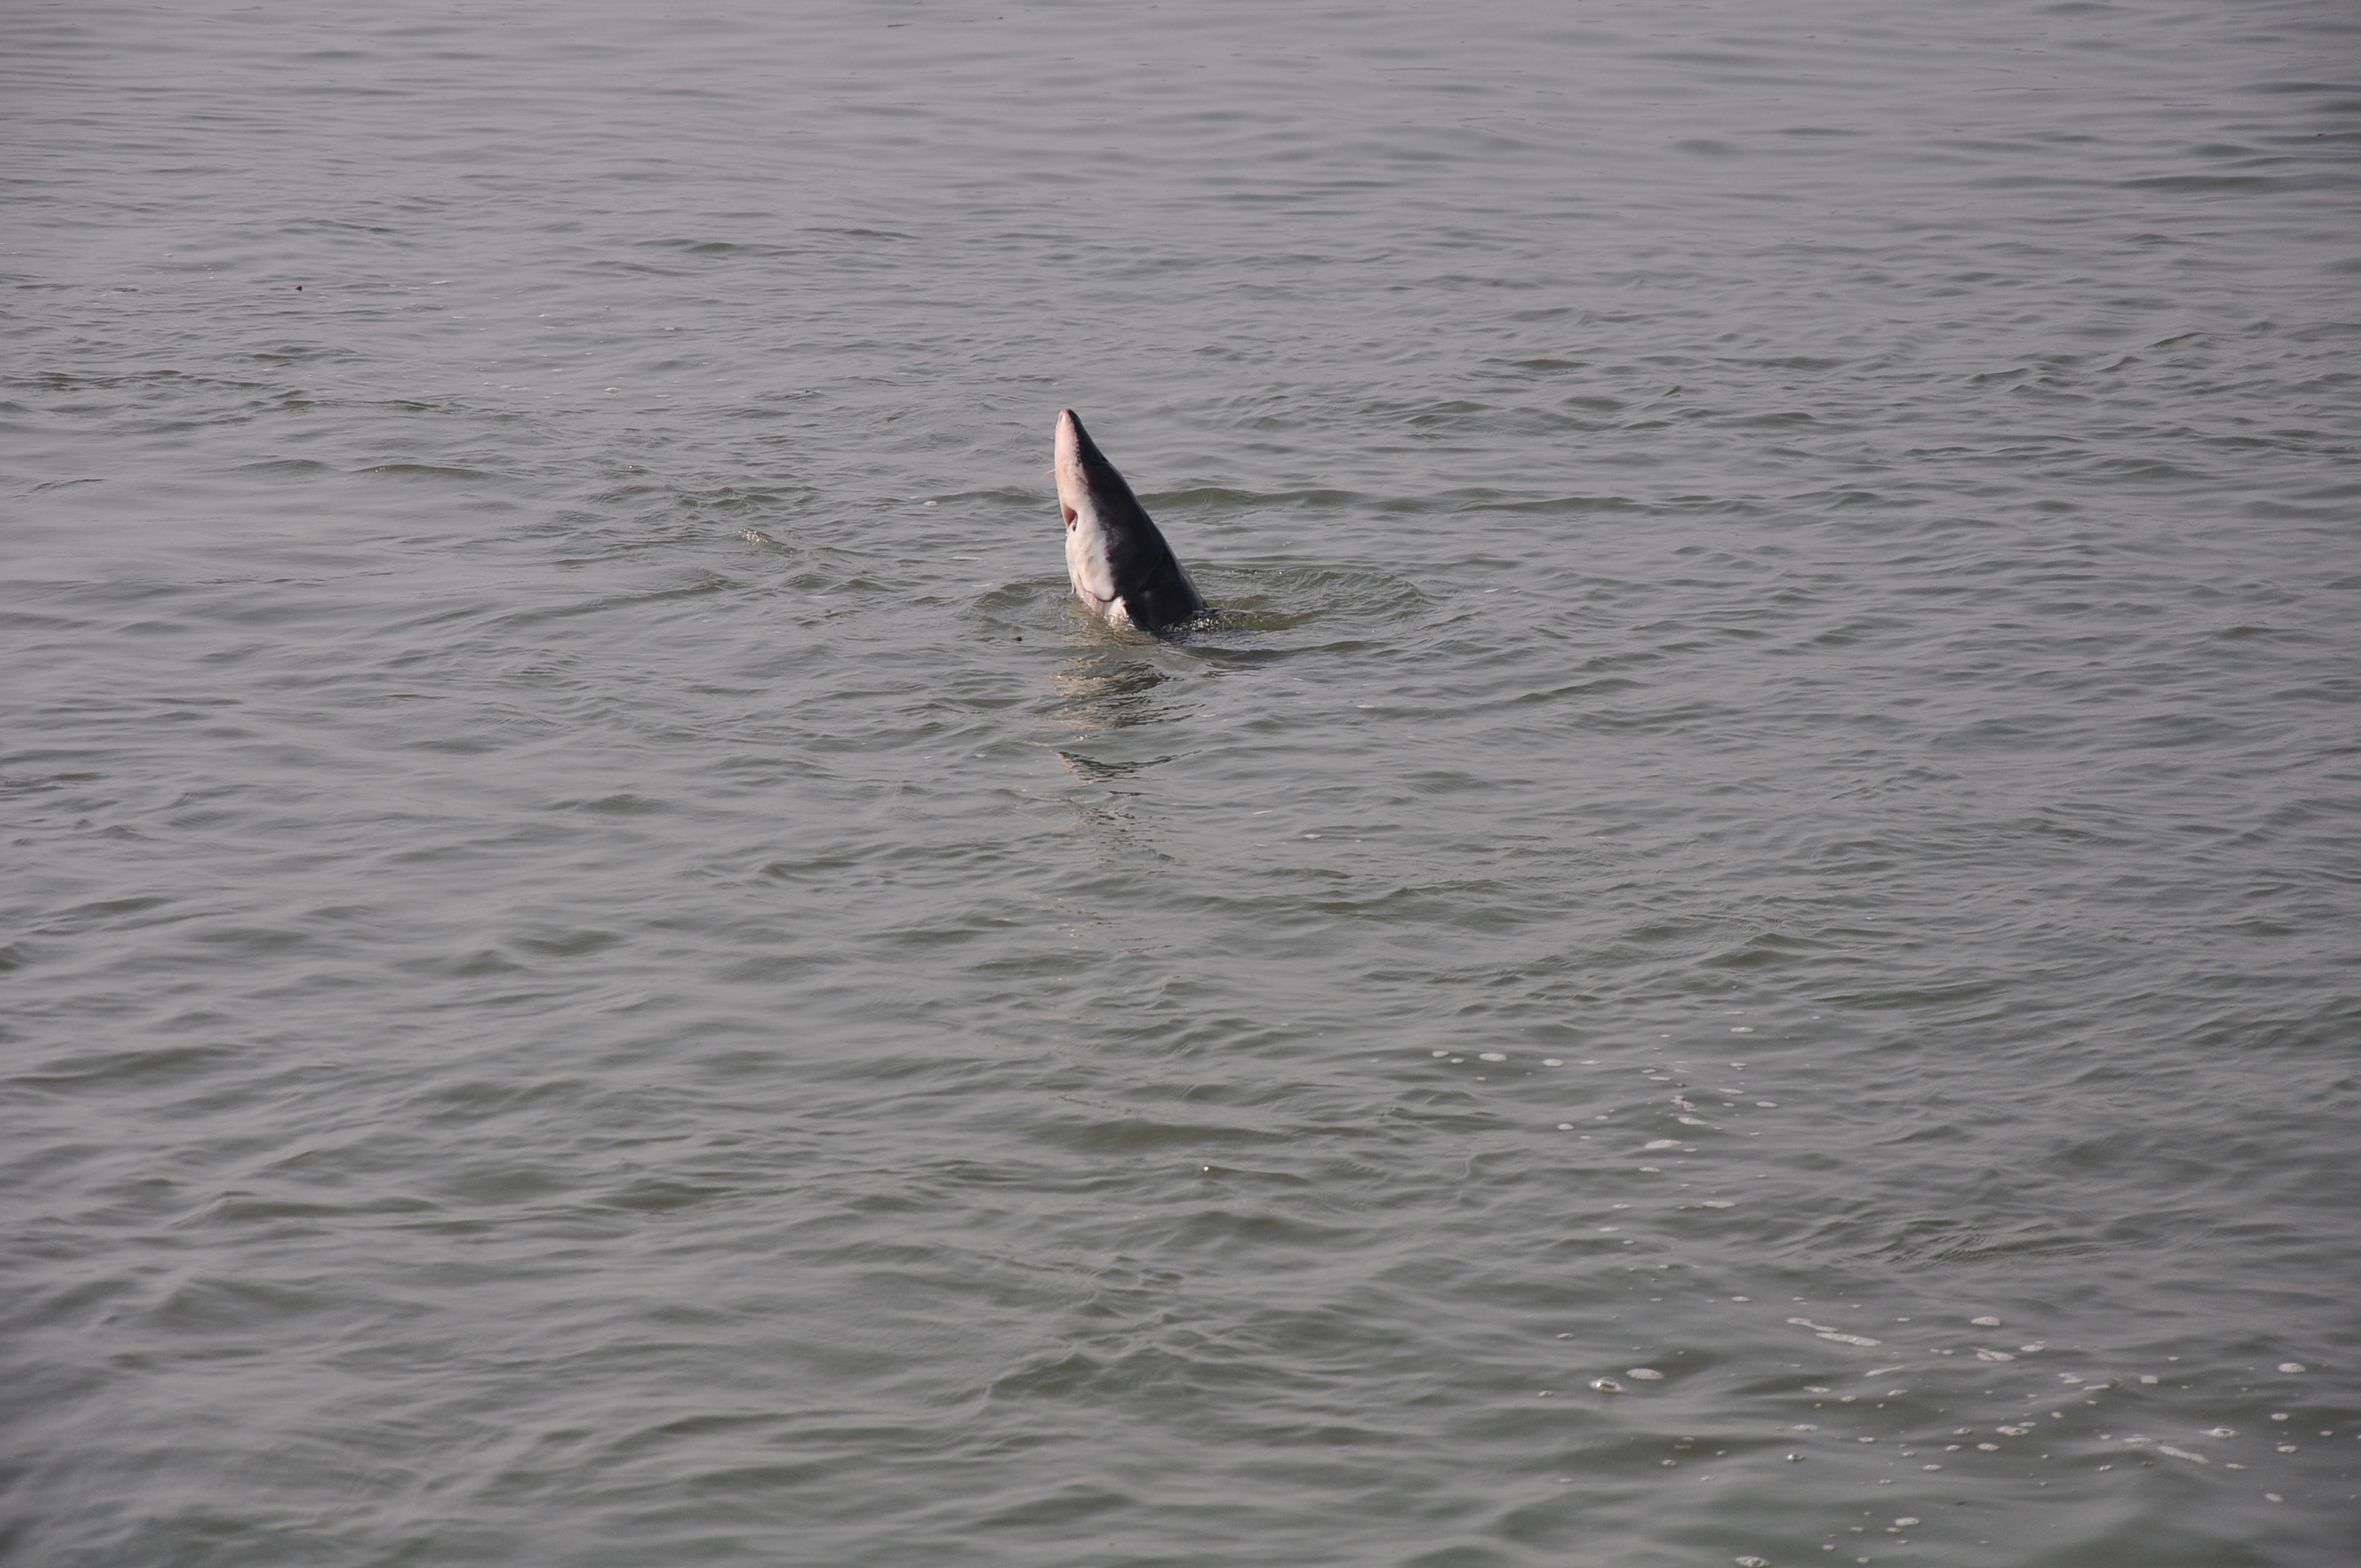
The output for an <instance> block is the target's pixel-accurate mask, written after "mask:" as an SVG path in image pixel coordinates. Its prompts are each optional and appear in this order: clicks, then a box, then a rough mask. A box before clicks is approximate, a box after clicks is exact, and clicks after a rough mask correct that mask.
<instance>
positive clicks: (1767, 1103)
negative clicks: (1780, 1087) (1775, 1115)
mask: <svg viewBox="0 0 2361 1568" xmlns="http://www.w3.org/2000/svg"><path fill="white" fill-rule="evenodd" d="M1754 1103H1755V1104H1756V1105H1758V1106H1760V1107H1761V1108H1762V1109H1763V1110H1765V1111H1776V1110H1777V1109H1779V1102H1777V1101H1776V1100H1757V1101H1756V1102H1754Z"/></svg>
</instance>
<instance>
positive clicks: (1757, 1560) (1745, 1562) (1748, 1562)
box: [1730, 1557, 1771, 1568]
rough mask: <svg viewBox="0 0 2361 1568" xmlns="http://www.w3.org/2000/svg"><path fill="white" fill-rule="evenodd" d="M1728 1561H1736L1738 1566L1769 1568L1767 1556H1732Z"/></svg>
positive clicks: (1769, 1561) (1744, 1567)
mask: <svg viewBox="0 0 2361 1568" xmlns="http://www.w3.org/2000/svg"><path fill="white" fill-rule="evenodd" d="M1730 1561H1731V1562H1733V1563H1737V1564H1738V1568H1771V1559H1769V1558H1768V1557H1733V1558H1731V1559H1730Z"/></svg>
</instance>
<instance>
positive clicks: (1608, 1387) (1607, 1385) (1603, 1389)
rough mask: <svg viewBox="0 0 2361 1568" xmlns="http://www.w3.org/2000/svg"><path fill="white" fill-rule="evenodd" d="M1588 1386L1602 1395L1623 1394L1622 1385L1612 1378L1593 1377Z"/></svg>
mask: <svg viewBox="0 0 2361 1568" xmlns="http://www.w3.org/2000/svg"><path fill="white" fill-rule="evenodd" d="M1590 1386H1591V1387H1594V1388H1596V1389H1598V1391H1599V1392H1600V1393H1602V1394H1620V1393H1621V1392H1623V1385H1622V1384H1620V1383H1618V1382H1617V1381H1615V1379H1613V1378H1612V1377H1594V1378H1592V1379H1591V1380H1590Z"/></svg>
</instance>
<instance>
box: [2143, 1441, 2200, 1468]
mask: <svg viewBox="0 0 2361 1568" xmlns="http://www.w3.org/2000/svg"><path fill="white" fill-rule="evenodd" d="M2156 1451H2157V1452H2158V1453H2169V1454H2170V1455H2172V1456H2173V1457H2174V1458H2175V1459H2186V1460H2189V1461H2191V1463H2193V1464H2213V1461H2212V1460H2210V1459H2208V1458H2206V1457H2205V1456H2204V1455H2203V1454H2202V1453H2190V1452H2189V1451H2188V1450H2187V1449H2185V1448H2175V1447H2173V1446H2172V1444H2170V1443H2169V1442H2159V1443H2158V1444H2157V1445H2156Z"/></svg>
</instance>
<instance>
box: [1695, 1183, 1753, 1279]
mask: <svg viewBox="0 0 2361 1568" xmlns="http://www.w3.org/2000/svg"><path fill="white" fill-rule="evenodd" d="M1705 1206H1706V1207H1707V1208H1708V1209H1727V1208H1729V1207H1730V1200H1729V1199H1727V1198H1708V1199H1707V1200H1706V1201H1705ZM1730 1299H1731V1300H1733V1301H1743V1300H1745V1299H1746V1298H1745V1297H1743V1296H1732V1297H1731V1298H1730Z"/></svg>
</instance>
